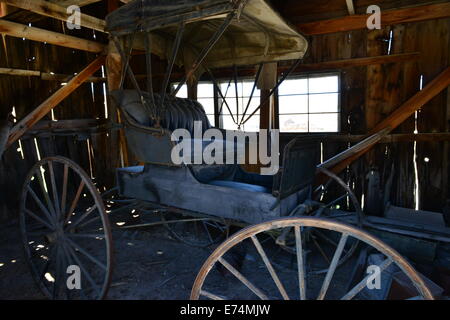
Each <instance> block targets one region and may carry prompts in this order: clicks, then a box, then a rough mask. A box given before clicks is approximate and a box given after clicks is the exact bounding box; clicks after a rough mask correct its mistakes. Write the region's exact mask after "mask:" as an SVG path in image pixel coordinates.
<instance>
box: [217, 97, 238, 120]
mask: <svg viewBox="0 0 450 320" xmlns="http://www.w3.org/2000/svg"><path fill="white" fill-rule="evenodd" d="M226 101H227V104H228V107H229V108H230V110H231V113H232V114H233V116H234V117H236V116H235V114H236V110H237V109H236V105H237V104H236V98H234V99H226ZM227 104H225V103H224V104H223V107H222V114H224V115H230V111H229V110H228V108H227ZM221 105H222V102H221V100H219V110H220V106H221Z"/></svg>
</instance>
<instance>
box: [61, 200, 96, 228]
mask: <svg viewBox="0 0 450 320" xmlns="http://www.w3.org/2000/svg"><path fill="white" fill-rule="evenodd" d="M95 210H97V206H96V205H95V204H94V205H93V206H92V207H90V208H89V209H87V210H86V212H85V213H83V215H82V216H81V217H79V218H78V220H77V221H75V222H74V223H71V224H69V225H68V227H67V229H68V230H71V229H75V228H76V227H77V226H78V225H79V224H80V223H81V222H83V221H84V219H86V218H87V217H88V216H89V215H90V214H91V213H92V212H94V211H95Z"/></svg>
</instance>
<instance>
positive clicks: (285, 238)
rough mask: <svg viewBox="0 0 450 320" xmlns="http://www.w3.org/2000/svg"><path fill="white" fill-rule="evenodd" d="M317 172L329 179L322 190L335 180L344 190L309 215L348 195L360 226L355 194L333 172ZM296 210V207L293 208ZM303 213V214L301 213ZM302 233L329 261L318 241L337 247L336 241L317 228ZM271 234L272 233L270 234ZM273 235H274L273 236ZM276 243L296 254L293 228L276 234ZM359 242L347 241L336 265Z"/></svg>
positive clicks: (360, 212) (323, 270) (361, 217)
mask: <svg viewBox="0 0 450 320" xmlns="http://www.w3.org/2000/svg"><path fill="white" fill-rule="evenodd" d="M317 170H318V171H319V172H321V173H323V174H324V175H326V176H328V177H329V178H330V180H329V181H328V182H327V184H326V186H325V188H324V190H326V188H327V186H328V185H329V184H330V183H331V182H333V181H334V182H336V183H337V184H338V185H340V186H341V187H342V188H343V189H344V190H345V194H344V195H343V196H341V197H339V198H337V199H335V200H333V201H332V202H331V203H329V204H327V205H325V206H324V207H321V208H319V209H317V210H315V211H313V212H312V213H311V214H310V215H311V216H314V217H320V216H322V214H323V211H324V209H325V208H326V207H329V206H331V205H333V204H334V203H337V202H338V201H339V200H341V199H343V198H346V197H349V198H350V201H351V202H352V204H353V207H354V208H355V210H356V222H357V225H358V227H360V228H362V226H363V224H362V221H363V220H364V212H363V210H362V207H361V204H360V203H359V201H358V199H357V198H356V196H355V194H354V193H353V191H352V190H351V188H350V187H349V186H348V185H347V184H346V183H345V182H344V181H343V180H342V179H341V178H340V177H339V176H337V175H336V174H334V173H333V172H331V171H329V170H327V169H325V168H320V167H318V169H317ZM294 211H296V209H294ZM295 215H296V212H293V213H292V214H291V216H295ZM301 215H303V214H301ZM304 233H306V234H307V236H306V240H307V241H311V242H312V244H313V246H314V248H315V249H316V250H317V251H318V252H319V253H320V257H322V259H323V262H325V263H328V264H329V263H330V261H331V259H330V257H329V256H327V253H326V252H325V250H324V248H323V247H322V246H323V245H322V246H321V245H320V243H319V241H321V242H322V244H325V245H328V246H332V247H334V248H337V246H338V242H337V241H335V240H334V239H330V237H328V236H327V235H326V234H324V233H323V232H320V231H319V230H316V229H314V228H307V229H306V230H305V231H304ZM272 236H273V235H272ZM273 237H274V236H273ZM275 241H276V243H277V244H278V245H279V246H280V247H281V248H282V249H284V250H286V251H287V252H290V253H292V254H296V248H295V235H294V230H293V229H292V228H291V229H285V230H283V233H282V234H281V235H278V236H277V237H276V240H275ZM358 245H359V242H358V241H352V242H351V243H347V245H346V247H345V248H344V251H343V255H342V257H341V258H340V259H339V262H338V264H337V267H340V266H342V265H343V264H344V263H346V262H347V261H348V260H349V259H350V258H351V257H352V256H353V254H354V253H355V252H356V249H357V248H358ZM327 271H328V268H318V269H317V270H312V271H311V273H314V274H323V273H326V272H327Z"/></svg>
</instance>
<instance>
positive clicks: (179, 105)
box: [110, 90, 212, 135]
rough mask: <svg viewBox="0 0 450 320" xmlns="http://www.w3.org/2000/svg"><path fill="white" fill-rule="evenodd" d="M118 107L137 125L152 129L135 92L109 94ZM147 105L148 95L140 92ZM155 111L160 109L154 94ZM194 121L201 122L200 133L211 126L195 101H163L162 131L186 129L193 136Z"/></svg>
mask: <svg viewBox="0 0 450 320" xmlns="http://www.w3.org/2000/svg"><path fill="white" fill-rule="evenodd" d="M110 94H111V96H112V97H113V99H114V100H115V102H116V104H117V105H118V107H119V108H120V109H121V110H122V111H124V112H126V113H127V114H128V115H129V116H130V117H131V118H132V119H133V120H135V121H136V122H137V123H138V124H140V125H143V126H146V127H154V125H155V123H153V120H152V119H151V118H150V114H149V113H148V111H147V109H146V108H145V106H143V105H142V102H141V97H140V95H139V93H138V92H137V91H136V90H116V91H113V92H111V93H110ZM142 94H143V97H144V99H145V100H146V102H147V104H148V105H149V106H151V107H153V106H152V99H151V97H150V94H149V93H147V92H142ZM154 100H155V104H156V108H155V109H156V110H160V108H161V96H160V95H159V94H157V93H155V94H154ZM194 121H201V122H202V131H203V132H205V131H206V130H208V129H210V128H211V127H212V126H211V124H210V122H209V119H208V117H207V116H206V113H205V110H204V109H203V106H202V105H201V104H200V103H199V102H198V101H195V100H191V99H184V98H176V97H172V96H169V95H167V96H166V97H165V99H164V112H163V116H162V119H161V126H162V127H163V128H164V129H167V130H170V131H174V130H176V129H186V130H188V131H189V132H190V133H191V134H192V135H193V134H194Z"/></svg>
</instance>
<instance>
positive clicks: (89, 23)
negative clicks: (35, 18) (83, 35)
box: [1, 0, 106, 32]
mask: <svg viewBox="0 0 450 320" xmlns="http://www.w3.org/2000/svg"><path fill="white" fill-rule="evenodd" d="M1 1H3V2H4V3H7V4H9V5H11V6H14V7H17V8H20V9H24V10H28V11H32V12H35V13H38V14H40V15H43V16H47V17H51V18H54V19H57V20H61V21H64V22H66V21H67V20H68V18H69V15H68V14H67V6H62V5H60V4H56V3H51V2H48V1H43V0H33V1H29V0H1ZM80 18H81V19H80V25H81V26H82V27H85V28H89V29H94V30H97V31H101V32H105V25H106V23H105V21H104V20H102V19H98V18H96V17H92V16H89V15H87V14H84V13H81V17H80Z"/></svg>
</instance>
